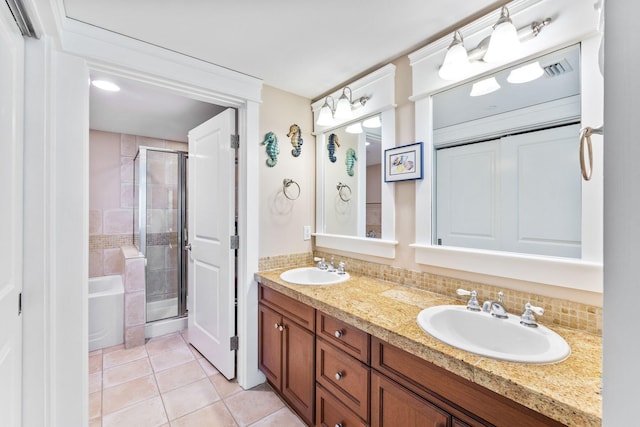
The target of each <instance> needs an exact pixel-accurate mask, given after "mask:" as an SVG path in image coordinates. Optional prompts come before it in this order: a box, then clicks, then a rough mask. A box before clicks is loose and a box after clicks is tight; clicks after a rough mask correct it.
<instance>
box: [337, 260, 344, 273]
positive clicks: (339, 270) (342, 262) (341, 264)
mask: <svg viewBox="0 0 640 427" xmlns="http://www.w3.org/2000/svg"><path fill="white" fill-rule="evenodd" d="M344 266H345V263H344V261H340V262H339V263H338V274H344V273H345V271H344Z"/></svg>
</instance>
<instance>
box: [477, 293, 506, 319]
mask: <svg viewBox="0 0 640 427" xmlns="http://www.w3.org/2000/svg"><path fill="white" fill-rule="evenodd" d="M503 297H504V293H503V292H502V291H500V292H498V301H491V300H487V301H485V302H484V304H482V311H484V312H485V313H489V314H491V315H492V316H493V317H497V318H498V319H507V318H508V317H509V316H508V315H507V310H506V309H505V308H504V305H502V304H503V302H502V298H503Z"/></svg>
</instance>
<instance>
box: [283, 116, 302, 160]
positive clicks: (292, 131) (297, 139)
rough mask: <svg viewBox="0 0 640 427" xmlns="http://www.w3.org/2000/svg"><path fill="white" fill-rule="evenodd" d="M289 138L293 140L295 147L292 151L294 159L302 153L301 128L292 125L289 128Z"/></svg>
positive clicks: (292, 143)
mask: <svg viewBox="0 0 640 427" xmlns="http://www.w3.org/2000/svg"><path fill="white" fill-rule="evenodd" d="M287 137H288V138H291V145H293V150H291V154H292V155H293V157H298V156H299V155H300V153H302V143H303V142H304V141H303V140H302V131H301V130H300V126H298V125H296V124H292V125H291V126H289V133H288V134H287Z"/></svg>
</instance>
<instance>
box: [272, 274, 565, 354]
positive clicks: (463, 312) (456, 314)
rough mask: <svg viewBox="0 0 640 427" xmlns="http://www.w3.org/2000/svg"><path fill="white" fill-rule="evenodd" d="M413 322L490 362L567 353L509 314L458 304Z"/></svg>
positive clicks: (320, 280) (304, 279) (313, 278)
mask: <svg viewBox="0 0 640 427" xmlns="http://www.w3.org/2000/svg"><path fill="white" fill-rule="evenodd" d="M280 278H281V279H282V280H284V281H285V282H288V283H292V284H294V285H303V286H329V285H336V284H339V283H343V282H346V281H347V280H349V279H350V276H349V273H344V274H338V273H337V272H332V271H327V270H321V269H319V268H317V267H302V268H295V269H292V270H288V271H285V272H284V273H282V274H281V275H280ZM417 322H418V325H419V326H420V328H422V330H424V331H425V332H426V333H428V334H429V335H431V336H433V337H434V338H436V339H438V340H440V341H442V342H444V343H446V344H449V345H451V346H453V347H457V348H459V349H462V350H465V351H468V352H470V353H475V354H478V355H480V356H485V357H489V358H493V359H498V360H505V361H509V362H519V363H533V364H546V363H557V362H561V361H563V360H565V359H566V358H567V357H569V355H570V354H571V349H570V347H569V344H568V343H567V342H566V341H565V340H564V339H563V338H562V337H561V336H560V335H558V334H557V333H555V332H554V331H552V330H550V329H549V328H546V327H544V326H542V325H538V326H537V327H535V328H531V327H526V326H523V325H522V324H521V323H520V317H519V316H514V315H512V314H507V317H506V318H503V319H500V318H496V317H494V316H492V315H491V314H490V313H486V312H482V311H480V312H474V311H470V310H468V309H467V308H466V307H465V306H462V305H439V306H434V307H429V308H425V309H424V310H422V311H421V312H420V313H419V314H418V317H417Z"/></svg>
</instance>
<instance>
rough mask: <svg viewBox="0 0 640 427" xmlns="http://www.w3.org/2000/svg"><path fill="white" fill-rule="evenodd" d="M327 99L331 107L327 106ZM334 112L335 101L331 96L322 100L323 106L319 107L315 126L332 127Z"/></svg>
mask: <svg viewBox="0 0 640 427" xmlns="http://www.w3.org/2000/svg"><path fill="white" fill-rule="evenodd" d="M329 99H331V106H329ZM334 110H335V101H334V100H333V97H332V96H331V95H329V96H327V97H326V98H325V99H324V104H322V107H320V113H318V120H317V121H316V124H317V125H318V126H331V125H333V111H334Z"/></svg>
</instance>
